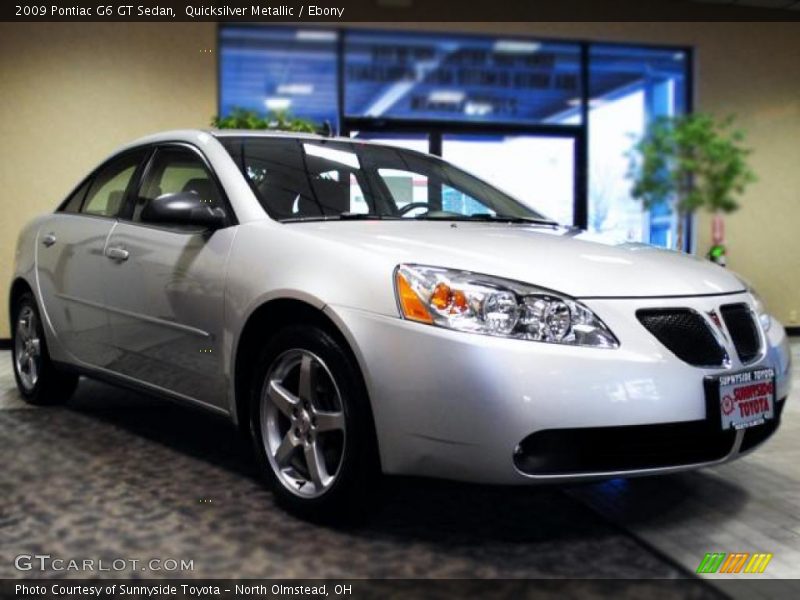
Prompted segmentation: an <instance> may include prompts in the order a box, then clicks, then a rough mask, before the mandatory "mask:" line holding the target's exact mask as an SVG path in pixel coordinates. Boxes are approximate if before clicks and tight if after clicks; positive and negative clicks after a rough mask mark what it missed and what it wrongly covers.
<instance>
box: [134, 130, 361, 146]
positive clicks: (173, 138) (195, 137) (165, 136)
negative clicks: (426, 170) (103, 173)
mask: <svg viewBox="0 0 800 600" xmlns="http://www.w3.org/2000/svg"><path fill="white" fill-rule="evenodd" d="M210 137H214V138H226V137H261V138H293V139H305V140H320V141H322V140H325V141H336V142H348V143H353V142H357V143H370V142H369V141H368V140H354V139H352V138H349V137H327V136H323V135H319V134H316V133H299V132H295V131H280V130H273V129H270V130H260V129H259V130H256V129H173V130H170V131H161V132H158V133H153V134H150V135H146V136H144V137H141V138H138V139H136V140H134V141H132V142H129V143H127V144H125V145H124V146H123V147H121V148H119V150H118V151H121V150H126V149H128V148H133V147H136V146H143V145H146V144H157V143H161V142H188V143H193V144H198V143H200V144H203V143H205V142H207V141H208V139H209V138H210Z"/></svg>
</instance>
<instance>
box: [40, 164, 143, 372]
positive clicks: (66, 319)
mask: <svg viewBox="0 0 800 600" xmlns="http://www.w3.org/2000/svg"><path fill="white" fill-rule="evenodd" d="M145 154H146V150H144V149H138V150H134V151H130V152H125V153H123V154H121V155H118V156H116V157H114V158H112V159H111V160H109V161H107V162H106V163H105V164H103V165H102V166H101V167H99V168H98V169H97V170H96V171H95V172H94V173H93V174H92V175H91V176H90V177H88V178H87V179H86V181H84V183H83V184H81V185H80V186H79V187H78V189H77V190H75V192H73V194H72V195H71V196H70V197H69V198H68V199H67V201H66V202H65V203H64V204H63V205H62V207H61V208H60V209H59V210H58V211H57V212H56V213H54V214H53V215H52V216H51V217H49V218H48V219H47V220H45V221H44V222H43V223H42V226H41V227H40V229H39V234H38V240H37V244H36V269H37V279H38V285H39V296H40V300H41V303H42V308H43V310H44V312H45V315H46V318H47V319H48V320H49V322H50V324H51V325H52V328H53V331H54V332H55V335H56V337H57V341H58V343H59V345H60V346H61V347H62V349H63V350H65V351H66V352H68V353H69V354H70V355H71V357H72V359H74V360H77V361H79V362H82V363H84V364H86V365H91V366H95V367H104V366H106V365H107V364H108V362H109V361H110V360H111V359H112V355H111V353H110V350H111V334H110V329H109V327H108V316H107V314H106V310H105V304H106V295H105V291H106V281H105V273H106V270H107V268H108V259H107V258H106V257H105V254H104V252H105V247H106V242H107V239H108V236H109V234H110V233H111V230H112V229H113V228H114V225H115V224H116V217H117V214H118V213H119V211H120V210H121V209H122V207H123V205H124V201H125V198H126V194H127V193H128V191H129V187H130V186H131V183H132V181H133V180H134V175H135V173H136V172H137V169H138V168H139V166H140V163H141V162H142V159H143V158H144V156H145Z"/></svg>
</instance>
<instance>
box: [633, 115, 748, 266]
mask: <svg viewBox="0 0 800 600" xmlns="http://www.w3.org/2000/svg"><path fill="white" fill-rule="evenodd" d="M743 141H744V135H743V133H742V132H741V131H740V130H738V129H735V128H734V127H733V118H731V117H728V118H726V119H723V120H715V119H714V118H713V117H711V116H709V115H705V114H692V115H685V116H678V117H659V118H657V119H654V120H653V121H652V122H651V123H650V125H649V126H648V127H647V130H646V131H645V134H644V136H643V137H642V138H641V139H640V140H639V141H638V142H637V143H636V144H635V145H634V146H633V148H632V150H631V153H630V156H629V158H630V170H629V176H630V177H631V179H632V180H633V188H632V190H631V194H632V195H633V197H634V198H635V199H637V200H640V201H641V202H642V204H643V206H644V207H645V208H646V209H648V210H649V209H651V208H653V207H655V206H658V205H663V204H664V203H672V206H673V208H674V210H675V212H676V214H677V232H676V236H675V249H676V250H683V249H684V224H685V222H686V217H687V215H690V214H692V213H694V212H695V211H696V210H698V209H701V208H705V209H706V210H708V211H709V212H711V213H713V214H714V235H713V236H712V237H715V238H719V237H720V236H721V235H722V231H723V229H722V215H723V214H727V213H731V212H733V211H735V210H736V209H738V208H739V202H738V196H740V195H741V194H742V192H743V191H744V190H745V188H746V187H747V185H748V184H750V183H751V182H753V181H755V175H754V173H753V171H752V170H751V169H750V167H749V165H748V163H747V157H748V155H749V154H750V150H748V149H747V148H745V147H744V146H743ZM722 242H723V240H722V239H715V244H722Z"/></svg>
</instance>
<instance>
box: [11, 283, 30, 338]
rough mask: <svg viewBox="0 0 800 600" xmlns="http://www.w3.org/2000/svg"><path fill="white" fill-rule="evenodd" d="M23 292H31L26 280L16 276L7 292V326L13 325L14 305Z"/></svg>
mask: <svg viewBox="0 0 800 600" xmlns="http://www.w3.org/2000/svg"><path fill="white" fill-rule="evenodd" d="M25 292H30V293H31V294H32V293H33V290H32V289H31V286H30V285H28V282H27V281H25V280H24V279H22V278H21V277H18V278H17V279H15V280H14V283H12V284H11V291H10V292H9V293H8V322H9V324H10V325H9V327H11V326H13V321H14V314H13V313H14V306H15V305H16V303H17V300H19V297H20V296H22V294H24V293H25Z"/></svg>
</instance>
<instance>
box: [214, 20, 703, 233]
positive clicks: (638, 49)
mask: <svg viewBox="0 0 800 600" xmlns="http://www.w3.org/2000/svg"><path fill="white" fill-rule="evenodd" d="M219 37H220V63H219V66H220V73H219V84H220V92H219V111H220V114H222V115H226V114H229V113H230V112H231V111H232V110H233V109H234V108H244V109H249V110H255V111H257V112H259V113H261V114H268V113H270V112H280V111H288V112H290V113H291V114H292V115H294V116H297V117H302V118H307V119H310V120H313V121H315V122H316V123H318V124H320V125H321V126H322V125H323V124H324V123H325V122H328V123H330V124H331V125H332V127H333V129H334V130H335V131H337V132H338V133H339V134H341V135H345V136H351V137H357V138H359V139H370V140H376V141H381V142H385V143H389V144H393V145H398V146H402V147H404V148H409V149H414V150H421V151H427V152H431V153H433V154H437V155H439V156H442V157H444V158H446V159H447V160H449V161H451V162H453V163H455V164H457V165H458V166H460V167H462V168H465V169H467V170H469V171H471V172H473V173H475V174H476V175H478V176H479V177H481V178H483V179H485V180H487V181H489V182H490V183H492V184H494V185H496V186H497V187H499V188H501V189H502V190H504V191H507V192H509V193H511V194H512V195H514V196H515V197H517V198H519V199H520V200H521V201H522V202H524V203H526V204H528V205H530V206H531V207H532V208H533V209H535V210H537V211H539V212H541V213H543V214H545V215H547V216H549V217H551V218H553V219H555V220H557V221H559V222H561V223H565V224H575V225H578V226H580V227H584V228H586V229H589V230H590V231H593V232H597V233H601V234H607V235H610V236H613V237H614V238H616V239H624V240H631V241H644V242H648V243H652V244H656V245H661V246H670V245H671V244H672V243H673V239H674V231H675V217H674V215H673V214H672V212H671V211H670V210H669V209H661V210H654V211H650V212H647V211H643V210H642V207H641V205H640V204H639V203H637V202H636V201H635V200H633V199H632V198H631V195H630V187H631V186H630V182H629V181H628V179H627V171H628V151H629V150H630V148H631V146H632V145H633V143H634V140H635V139H636V137H637V136H639V135H641V134H642V133H643V131H644V129H645V127H646V125H647V123H648V121H649V120H650V119H652V118H654V117H656V116H659V115H675V114H681V113H684V112H688V111H689V110H691V103H690V99H691V83H692V81H691V62H692V55H691V50H690V49H688V48H671V47H670V48H668V47H653V46H637V45H627V44H608V43H604V44H600V43H590V42H583V41H565V40H557V41H555V40H540V39H532V38H520V37H505V36H486V35H468V34H453V33H427V32H426V33H411V32H402V31H400V32H398V31H391V32H390V31H375V30H369V29H296V28H290V27H276V26H255V27H254V26H243V25H222V26H220V28H219ZM398 182H399V180H398ZM398 185H400V184H399V183H398ZM417 188H418V189H417ZM424 188H425V186H423V185H421V184H417V185H415V186H414V190H415V191H414V192H413V195H419V194H421V193H424ZM443 201H445V202H453V203H458V202H460V200H459V199H456V198H455V197H453V198H452V199H450V200H448V199H447V198H443ZM354 202H356V203H357V200H356V199H355V198H354ZM686 238H687V241H690V240H691V236H690V235H689V236H686Z"/></svg>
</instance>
